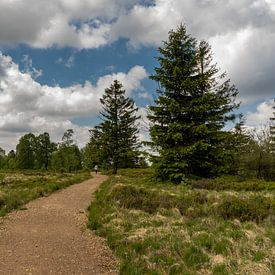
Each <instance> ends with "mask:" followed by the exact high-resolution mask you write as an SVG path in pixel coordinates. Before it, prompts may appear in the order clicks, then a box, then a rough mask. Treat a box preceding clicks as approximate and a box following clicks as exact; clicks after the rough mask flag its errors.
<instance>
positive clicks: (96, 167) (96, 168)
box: [94, 165, 98, 174]
mask: <svg viewBox="0 0 275 275" xmlns="http://www.w3.org/2000/svg"><path fill="white" fill-rule="evenodd" d="M94 169H95V173H96V174H97V170H98V166H97V165H96V166H95V168H94Z"/></svg>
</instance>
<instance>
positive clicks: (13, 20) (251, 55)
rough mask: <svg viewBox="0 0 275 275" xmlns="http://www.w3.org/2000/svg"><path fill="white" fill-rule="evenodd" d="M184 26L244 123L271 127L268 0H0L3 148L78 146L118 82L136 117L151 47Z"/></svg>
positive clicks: (273, 27)
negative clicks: (31, 141)
mask: <svg viewBox="0 0 275 275" xmlns="http://www.w3.org/2000/svg"><path fill="white" fill-rule="evenodd" d="M180 23H185V24H186V26H187V30H188V31H189V33H190V34H191V35H192V36H194V37H196V38H198V39H205V40H207V41H208V42H209V43H210V44H211V45H212V49H213V54H214V59H215V61H216V62H217V63H218V65H219V67H220V68H221V70H222V71H226V72H227V73H228V77H230V78H231V81H232V83H233V84H235V85H236V86H237V88H238V89H239V100H241V101H242V105H241V109H240V111H241V112H243V113H244V114H245V117H246V125H247V126H248V127H250V128H251V127H255V126H260V125H263V124H266V123H268V118H269V117H270V116H271V114H272V104H273V103H272V100H273V98H274V95H275V55H274V52H273V51H274V48H275V5H274V1H273V0H242V1H238V2H237V1H228V0H222V1H215V0H208V1H203V0H185V1H182V0H155V1H153V0H150V1H140V0H82V1H79V0H52V1H50V0H49V1H47V5H45V1H42V0H29V1H23V0H17V1H8V0H3V1H1V3H0V53H1V55H0V116H1V119H0V146H1V147H2V148H4V149H6V150H7V151H8V150H10V149H14V148H15V146H16V143H17V141H18V138H19V137H20V136H22V135H24V134H25V133H28V132H33V133H35V134H39V133H42V132H44V131H47V132H49V133H50V135H51V137H52V139H53V140H55V141H58V140H60V139H61V137H62V134H63V133H64V131H65V130H66V129H68V128H72V129H74V130H75V138H76V139H77V142H78V144H79V145H80V146H83V145H84V144H85V143H86V142H87V140H88V137H89V134H88V129H90V128H91V127H93V126H94V125H95V124H96V123H98V122H99V119H98V111H99V110H100V104H99V98H100V97H101V96H102V93H103V92H104V89H105V88H107V87H108V86H109V85H110V83H111V82H112V81H113V80H114V79H116V78H117V79H118V80H120V81H121V82H122V83H123V85H124V86H125V88H126V90H127V93H128V95H129V96H131V97H132V98H134V100H135V102H136V104H137V106H138V107H139V108H140V114H141V115H142V118H143V119H142V124H143V126H145V127H142V129H143V131H141V138H148V133H147V132H146V131H144V128H146V126H148V125H147V124H148V121H147V120H146V106H147V105H150V104H153V98H154V96H155V89H156V83H154V82H153V81H151V80H150V79H149V78H148V77H149V75H151V74H153V72H154V67H155V66H158V64H157V62H156V60H155V57H156V56H157V54H158V51H157V48H158V47H159V46H161V45H162V41H164V40H166V39H167V33H168V31H169V30H171V29H175V28H176V27H177V26H178V25H179V24H180Z"/></svg>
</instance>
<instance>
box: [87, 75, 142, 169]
mask: <svg viewBox="0 0 275 275" xmlns="http://www.w3.org/2000/svg"><path fill="white" fill-rule="evenodd" d="M100 102H101V104H102V112H101V113H100V114H101V116H102V117H101V118H102V120H103V121H102V123H100V124H99V125H98V126H96V127H95V128H94V129H93V130H91V143H92V145H96V146H97V150H98V151H100V159H101V160H103V162H104V164H111V165H112V171H113V173H114V174H116V173H117V169H118V167H129V166H133V165H134V163H135V162H136V159H137V156H138V152H137V149H138V146H139V145H138V139H137V133H138V128H137V123H136V122H137V119H138V118H139V117H138V116H137V115H136V112H137V110H138V109H137V108H136V107H135V105H134V101H133V100H132V99H130V98H128V97H126V96H125V90H124V89H123V86H122V84H121V83H120V82H118V81H117V80H115V81H114V82H113V84H112V85H111V86H110V87H109V88H107V89H105V93H104V95H103V96H102V98H101V99H100ZM95 138H96V140H95ZM92 147H93V148H94V149H95V146H92Z"/></svg>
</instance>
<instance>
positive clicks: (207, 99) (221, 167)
mask: <svg viewBox="0 0 275 275" xmlns="http://www.w3.org/2000/svg"><path fill="white" fill-rule="evenodd" d="M159 53H160V56H159V57H158V58H157V60H158V61H159V67H158V68H155V75H153V76H151V78H152V79H153V80H155V81H157V82H158V83H159V87H160V88H159V89H158V91H157V92H158V95H159V97H158V98H157V99H156V100H155V103H156V105H155V106H150V107H149V110H150V114H149V119H150V120H151V122H152V126H151V128H150V134H151V138H152V145H153V146H154V148H155V149H156V150H157V152H158V154H159V156H156V157H155V158H154V159H153V162H154V164H155V168H156V175H157V177H158V178H160V179H162V180H171V181H173V182H175V183H179V182H181V180H182V178H183V177H184V176H185V175H197V176H206V177H209V176H214V175H216V174H219V173H220V172H224V171H226V170H227V169H228V166H229V161H230V160H231V155H232V154H231V150H232V149H231V148H228V147H229V146H228V139H229V138H230V135H231V134H230V133H228V132H225V131H223V130H222V129H223V127H224V126H225V124H226V123H227V122H229V121H233V120H234V119H235V117H236V116H235V115H234V114H233V113H232V111H233V110H234V109H235V108H237V107H238V104H236V103H235V102H234V99H235V97H236V95H237V90H236V88H235V86H234V85H231V84H230V80H228V79H225V77H226V75H225V74H224V73H222V74H220V73H219V69H218V68H217V66H216V64H213V62H212V53H211V48H210V46H209V44H208V43H207V42H205V41H201V42H198V41H197V40H196V39H195V38H192V37H191V36H190V35H188V34H187V33H186V29H185V27H184V26H183V25H180V26H179V27H178V29H177V30H176V31H173V30H172V31H170V33H169V39H168V41H167V42H164V45H163V47H161V48H159Z"/></svg>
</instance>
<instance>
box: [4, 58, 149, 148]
mask: <svg viewBox="0 0 275 275" xmlns="http://www.w3.org/2000/svg"><path fill="white" fill-rule="evenodd" d="M0 67H1V68H3V69H2V70H3V73H2V74H1V75H2V77H1V78H0V102H1V104H0V132H1V133H3V132H6V133H10V137H11V139H13V137H14V133H16V134H19V133H21V134H22V133H26V132H34V133H35V132H38V133H39V132H43V131H48V132H49V133H50V134H54V138H57V137H58V136H59V138H60V135H62V133H63V132H64V131H65V130H66V129H68V128H72V129H76V130H77V132H81V131H83V129H84V130H85V131H86V130H87V129H85V128H83V127H80V126H77V125H75V124H73V123H72V120H73V119H75V118H77V117H78V118H81V117H87V116H89V117H95V116H97V114H98V111H99V109H100V104H99V99H100V97H101V96H102V94H103V92H104V90H105V88H107V87H109V86H110V85H111V83H112V82H113V80H114V79H117V80H119V81H121V82H122V83H123V85H124V88H125V89H126V90H127V93H128V95H131V94H132V93H133V92H134V91H139V90H140V89H142V86H141V81H142V80H143V79H144V78H145V77H146V76H147V73H146V70H145V69H144V68H143V67H141V66H135V67H133V68H132V69H130V70H129V71H128V73H113V74H109V75H105V76H103V77H100V78H99V79H98V81H97V82H96V83H95V84H93V83H91V82H89V81H86V82H85V83H84V84H83V85H80V84H77V85H74V86H70V87H65V88H61V87H59V86H55V87H51V86H47V85H41V84H39V83H38V82H36V81H35V79H34V78H33V77H32V75H31V73H30V72H21V71H20V70H19V67H18V65H17V64H15V63H14V62H13V61H12V59H11V58H10V57H9V56H4V55H2V54H0ZM86 132H87V131H86ZM87 133H88V132H87ZM15 136H16V137H17V135H15ZM81 136H82V135H79V137H81ZM85 136H87V134H86V135H84V136H83V137H85ZM1 142H2V141H1ZM1 145H2V146H4V147H5V148H6V147H8V148H10V146H9V144H5V145H3V144H2V143H0V146H1Z"/></svg>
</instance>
